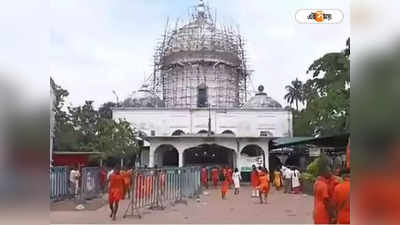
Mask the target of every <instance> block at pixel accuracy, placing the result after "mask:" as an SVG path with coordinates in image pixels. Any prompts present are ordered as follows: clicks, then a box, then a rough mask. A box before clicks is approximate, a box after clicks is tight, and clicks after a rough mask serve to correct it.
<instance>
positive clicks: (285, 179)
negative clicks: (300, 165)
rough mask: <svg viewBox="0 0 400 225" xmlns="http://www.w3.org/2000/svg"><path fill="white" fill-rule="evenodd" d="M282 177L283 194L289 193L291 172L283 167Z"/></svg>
mask: <svg viewBox="0 0 400 225" xmlns="http://www.w3.org/2000/svg"><path fill="white" fill-rule="evenodd" d="M282 176H283V186H284V191H283V193H290V189H291V183H292V176H291V170H290V169H289V168H287V167H285V166H282Z"/></svg>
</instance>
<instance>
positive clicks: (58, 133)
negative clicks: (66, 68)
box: [50, 77, 78, 151]
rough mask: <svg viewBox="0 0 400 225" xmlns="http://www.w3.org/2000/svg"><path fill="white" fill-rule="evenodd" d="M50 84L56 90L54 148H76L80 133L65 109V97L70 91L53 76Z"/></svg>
mask: <svg viewBox="0 0 400 225" xmlns="http://www.w3.org/2000/svg"><path fill="white" fill-rule="evenodd" d="M50 85H51V88H52V89H53V90H54V96H55V103H54V107H53V109H54V112H55V114H54V121H55V123H54V139H53V141H54V142H53V149H54V150H55V151H57V150H72V149H76V148H77V147H78V144H77V139H78V134H77V132H75V130H74V126H73V123H72V122H71V120H70V118H69V115H68V113H67V112H66V111H65V110H64V107H65V98H66V97H68V95H69V92H68V91H67V90H66V89H63V88H62V87H61V86H59V85H57V84H56V83H55V82H54V80H53V78H51V77H50Z"/></svg>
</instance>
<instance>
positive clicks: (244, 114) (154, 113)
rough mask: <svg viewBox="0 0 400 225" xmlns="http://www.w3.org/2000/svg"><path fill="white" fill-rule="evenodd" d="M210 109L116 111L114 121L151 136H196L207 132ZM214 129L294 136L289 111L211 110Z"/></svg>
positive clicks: (217, 132) (249, 134)
mask: <svg viewBox="0 0 400 225" xmlns="http://www.w3.org/2000/svg"><path fill="white" fill-rule="evenodd" d="M208 115H209V111H208V109H138V108H136V109H135V108H130V109H114V110H113V118H114V119H119V118H121V119H126V120H127V121H129V122H130V123H132V125H133V126H135V127H136V128H137V129H139V130H141V131H143V132H145V133H146V134H147V135H149V136H150V135H151V130H154V131H155V134H156V136H171V134H172V133H173V132H174V131H175V130H178V129H180V130H183V131H184V132H185V133H186V134H196V133H197V132H199V131H200V130H208V118H209V116H208ZM211 130H212V131H214V132H215V133H216V134H221V133H222V132H223V131H224V130H231V131H233V132H234V133H235V134H236V136H238V137H257V136H259V135H260V131H269V132H271V133H272V135H273V136H274V137H287V136H292V134H293V132H292V114H291V112H289V111H286V110H263V109H261V110H241V109H228V110H211Z"/></svg>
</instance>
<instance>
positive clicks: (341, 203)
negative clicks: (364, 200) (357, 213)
mask: <svg viewBox="0 0 400 225" xmlns="http://www.w3.org/2000/svg"><path fill="white" fill-rule="evenodd" d="M342 174H343V179H344V182H343V183H340V184H338V185H337V186H336V187H335V190H334V192H333V201H334V203H335V209H336V215H337V217H336V218H337V219H336V222H337V223H338V224H350V170H348V169H346V170H345V171H343V172H342Z"/></svg>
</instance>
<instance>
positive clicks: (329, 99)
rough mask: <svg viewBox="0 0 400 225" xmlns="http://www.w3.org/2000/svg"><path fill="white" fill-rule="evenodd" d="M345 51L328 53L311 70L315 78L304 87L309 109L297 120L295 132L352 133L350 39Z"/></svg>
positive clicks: (304, 97) (317, 133)
mask: <svg viewBox="0 0 400 225" xmlns="http://www.w3.org/2000/svg"><path fill="white" fill-rule="evenodd" d="M346 45H347V46H346V49H344V50H343V51H342V52H333V53H327V54H325V55H324V56H322V57H321V58H319V59H317V60H315V61H314V62H313V63H312V64H311V65H310V67H309V68H308V70H307V74H311V75H312V78H310V79H308V80H307V82H306V83H305V84H304V87H303V96H302V99H303V100H304V101H305V102H306V108H305V109H304V110H302V112H300V113H299V115H298V116H297V117H295V120H297V121H294V124H298V125H299V127H295V129H298V130H297V131H296V130H295V131H294V133H295V134H296V133H301V132H302V130H304V129H310V131H312V134H313V135H331V134H337V133H344V132H348V130H349V122H350V119H349V118H350V115H349V114H350V111H349V110H350V39H348V40H347V42H346Z"/></svg>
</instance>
